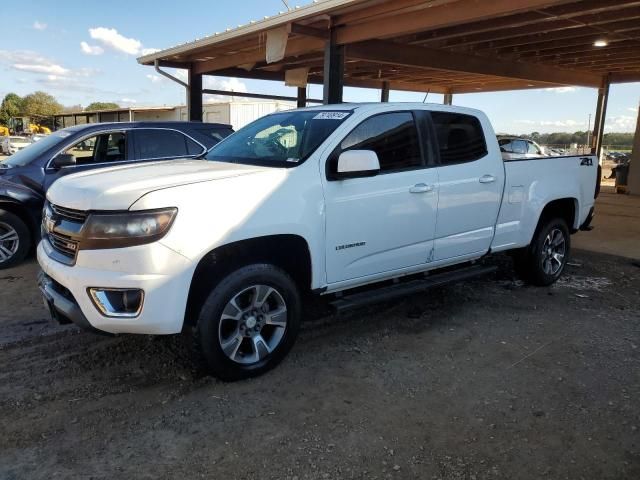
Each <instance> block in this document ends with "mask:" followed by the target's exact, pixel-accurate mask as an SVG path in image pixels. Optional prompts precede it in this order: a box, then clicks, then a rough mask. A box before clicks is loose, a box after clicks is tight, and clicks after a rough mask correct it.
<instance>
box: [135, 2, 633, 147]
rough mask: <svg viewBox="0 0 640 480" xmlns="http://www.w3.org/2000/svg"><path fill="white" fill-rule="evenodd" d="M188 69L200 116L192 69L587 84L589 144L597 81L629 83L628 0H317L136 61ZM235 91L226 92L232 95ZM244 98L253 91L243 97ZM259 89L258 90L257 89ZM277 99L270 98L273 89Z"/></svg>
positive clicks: (490, 86) (357, 83)
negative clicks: (589, 91)
mask: <svg viewBox="0 0 640 480" xmlns="http://www.w3.org/2000/svg"><path fill="white" fill-rule="evenodd" d="M138 62H139V63H141V64H144V65H154V66H155V67H156V69H157V70H158V71H159V72H160V73H162V74H164V75H167V74H166V72H164V71H162V70H161V67H176V68H184V69H187V70H188V82H181V81H179V80H177V79H176V80H177V81H178V82H180V83H182V84H183V85H184V86H185V87H186V89H187V104H188V105H189V116H190V118H191V119H192V120H201V112H202V95H203V94H207V93H212V94H225V93H229V92H221V91H219V90H207V89H203V88H202V84H203V82H202V78H203V75H215V76H225V77H239V78H246V79H260V80H275V81H285V82H286V83H287V84H290V85H291V84H293V85H297V86H298V95H297V97H292V99H297V101H298V104H299V105H304V104H306V101H307V99H306V89H305V88H304V85H305V84H306V83H312V84H322V85H323V86H324V87H323V101H324V103H338V102H341V101H342V98H343V87H344V86H353V87H366V88H377V89H380V91H381V97H380V98H381V101H387V100H388V98H389V90H391V89H392V90H405V91H416V92H435V93H442V94H444V95H445V103H451V101H452V96H453V95H454V94H458V93H473V92H493V91H503V90H524V89H532V88H548V87H561V86H582V87H591V88H597V89H598V93H599V94H598V103H597V108H596V118H595V123H594V132H595V135H594V143H593V148H594V151H596V152H599V150H600V147H601V144H602V135H603V132H604V118H605V114H606V106H607V97H608V92H609V86H610V85H611V84H612V83H624V82H635V81H640V1H630V0H581V1H575V0H573V1H567V0H491V1H487V0H325V1H320V2H316V3H313V4H310V5H308V6H305V7H298V8H295V9H292V10H289V11H287V12H284V13H280V14H279V15H276V16H274V17H266V18H265V19H263V20H260V21H252V22H250V23H248V24H247V25H241V26H239V27H237V28H235V29H229V30H227V31H225V32H222V33H216V34H214V35H212V36H209V37H206V38H203V39H199V40H195V41H193V42H190V43H186V44H183V45H178V46H175V47H171V48H168V49H166V50H162V51H159V52H156V53H153V54H151V55H146V56H143V57H141V58H139V59H138ZM235 95H238V93H235ZM253 96H260V95H259V94H253ZM267 96H268V95H267ZM280 98H282V97H280Z"/></svg>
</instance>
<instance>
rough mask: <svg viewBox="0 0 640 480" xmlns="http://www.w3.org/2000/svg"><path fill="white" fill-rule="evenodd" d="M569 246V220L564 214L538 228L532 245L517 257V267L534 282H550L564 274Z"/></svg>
mask: <svg viewBox="0 0 640 480" xmlns="http://www.w3.org/2000/svg"><path fill="white" fill-rule="evenodd" d="M570 249H571V236H570V234H569V228H568V227H567V223H566V222H565V221H564V220H563V219H561V218H552V219H549V220H547V221H545V222H544V223H542V224H541V225H540V226H539V227H538V228H537V229H536V233H535V234H534V237H533V240H532V242H531V245H530V246H529V248H527V249H526V250H525V251H524V252H522V253H521V254H520V255H518V257H516V260H515V261H516V270H517V271H518V273H519V274H520V275H521V276H522V277H523V278H524V280H526V281H528V282H529V283H531V284H533V285H538V286H547V285H551V284H552V283H554V282H555V281H556V280H558V278H560V275H562V272H563V271H564V267H565V265H566V264H567V260H568V259H569V252H570Z"/></svg>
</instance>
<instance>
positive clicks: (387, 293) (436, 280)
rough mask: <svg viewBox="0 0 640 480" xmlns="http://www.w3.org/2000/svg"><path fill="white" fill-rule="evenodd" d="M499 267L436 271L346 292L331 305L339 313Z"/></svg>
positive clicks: (488, 271) (471, 276)
mask: <svg viewBox="0 0 640 480" xmlns="http://www.w3.org/2000/svg"><path fill="white" fill-rule="evenodd" d="M497 269H498V267H495V266H483V265H475V266H472V267H466V268H462V269H459V270H452V271H448V272H443V273H436V274H433V275H430V276H428V277H426V278H421V279H419V280H411V281H409V282H404V283H396V284H393V285H385V286H383V287H378V288H373V289H371V290H366V291H364V292H357V293H352V294H346V295H343V296H342V297H340V298H338V299H336V300H334V301H333V302H331V303H330V305H331V306H332V307H333V308H335V310H336V312H337V313H341V312H344V311H346V310H351V309H355V308H360V307H364V306H366V305H370V304H373V303H381V302H387V301H389V300H394V299H396V298H399V297H406V296H407V295H411V294H414V293H418V292H423V291H425V290H428V289H430V288H433V287H439V286H441V285H447V284H449V283H455V282H460V281H462V280H467V279H469V278H473V277H478V276H480V275H487V274H489V273H493V272H495V271H496V270H497Z"/></svg>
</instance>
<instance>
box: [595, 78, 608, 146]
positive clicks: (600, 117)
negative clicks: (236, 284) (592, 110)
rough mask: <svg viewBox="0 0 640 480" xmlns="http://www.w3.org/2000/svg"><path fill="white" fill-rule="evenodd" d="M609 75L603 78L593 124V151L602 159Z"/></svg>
mask: <svg viewBox="0 0 640 480" xmlns="http://www.w3.org/2000/svg"><path fill="white" fill-rule="evenodd" d="M609 83H610V82H609V76H605V77H603V78H602V84H601V85H600V88H599V89H598V104H597V107H596V118H595V120H594V124H593V140H592V145H591V153H592V154H593V155H597V156H598V159H600V153H601V152H602V139H603V137H604V121H605V118H606V117H607V103H608V101H609Z"/></svg>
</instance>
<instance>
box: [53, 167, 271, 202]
mask: <svg viewBox="0 0 640 480" xmlns="http://www.w3.org/2000/svg"><path fill="white" fill-rule="evenodd" d="M264 170H268V168H266V167H256V166H251V165H239V164H234V163H226V162H211V161H206V160H177V161H159V162H151V163H141V164H135V165H127V166H118V167H111V168H106V169H104V168H103V169H99V170H90V171H87V172H81V173H75V174H72V175H68V176H66V177H62V178H61V179H59V180H57V181H56V182H55V183H54V184H53V185H52V186H51V188H49V191H48V192H47V199H48V200H49V201H50V202H51V203H53V204H55V205H60V206H62V207H66V208H72V209H75V210H127V209H128V208H129V207H130V206H131V205H132V204H133V203H134V202H135V201H136V200H137V199H139V198H140V197H141V196H143V195H145V194H147V193H149V192H153V191H155V190H161V189H165V188H171V187H177V186H180V185H188V184H191V183H200V182H209V181H214V180H220V179H223V178H229V177H237V176H241V175H251V174H255V173H258V172H260V171H264Z"/></svg>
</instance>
